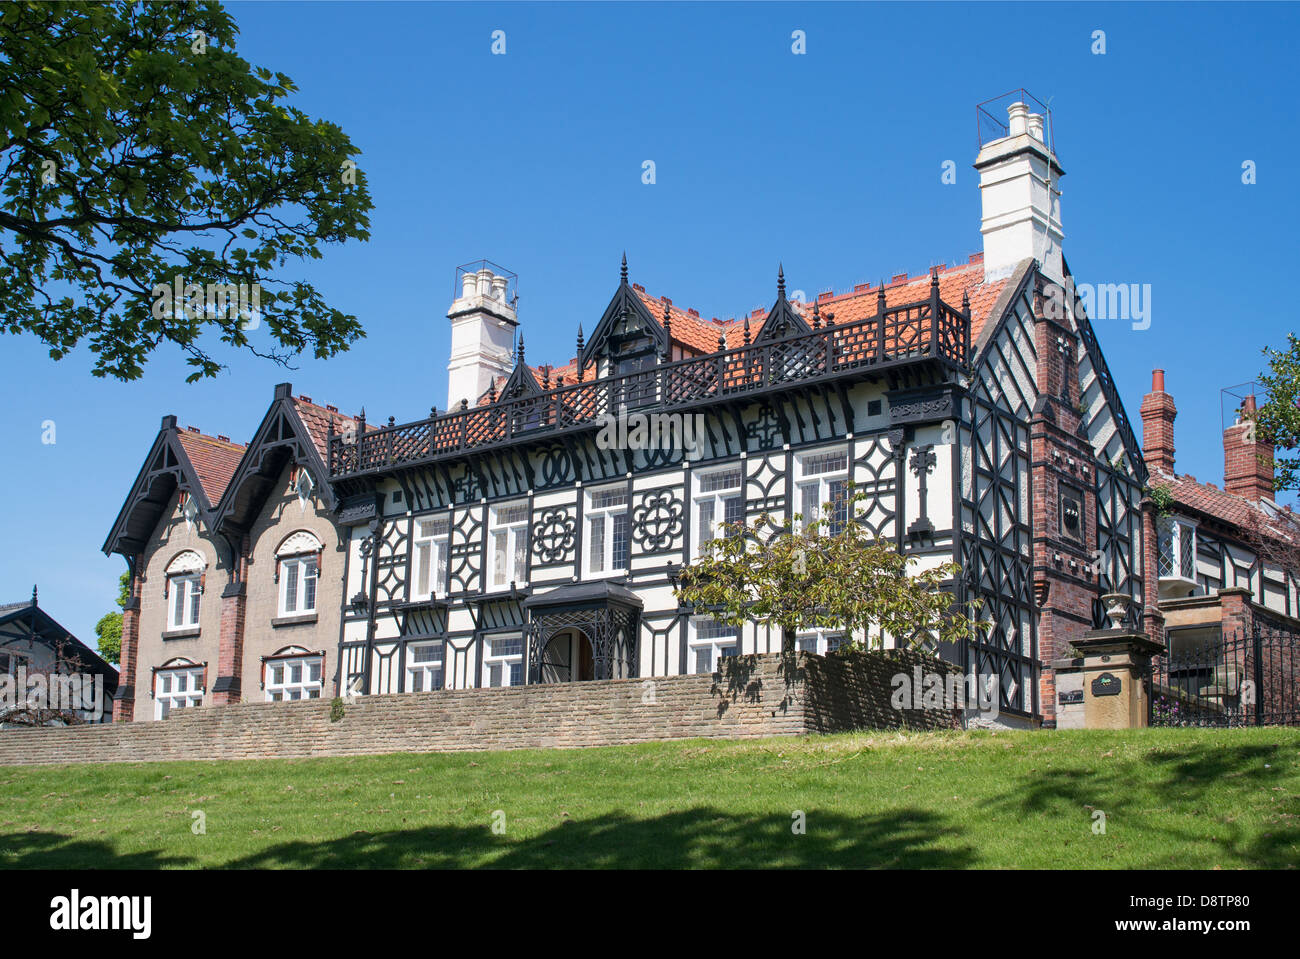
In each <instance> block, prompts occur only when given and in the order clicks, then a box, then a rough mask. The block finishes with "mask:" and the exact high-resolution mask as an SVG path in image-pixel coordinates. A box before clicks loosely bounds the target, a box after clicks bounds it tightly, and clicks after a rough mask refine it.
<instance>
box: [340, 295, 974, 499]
mask: <svg viewBox="0 0 1300 959" xmlns="http://www.w3.org/2000/svg"><path fill="white" fill-rule="evenodd" d="M969 355H970V315H969V311H968V310H967V311H962V310H957V309H954V308H953V307H951V306H949V305H948V304H947V303H944V302H943V301H942V300H941V299H940V298H939V294H938V286H937V284H932V285H931V292H930V297H929V298H928V299H926V300H923V301H920V302H916V303H910V304H903V305H900V306H896V307H890V308H887V309H884V310H880V309H879V308H878V309H877V313H876V315H875V316H871V317H866V318H865V319H862V320H858V321H855V322H851V323H844V324H839V325H835V326H826V327H823V328H821V329H816V330H812V331H810V332H806V333H797V334H793V335H790V336H786V337H782V338H780V339H775V340H770V341H768V342H765V343H762V344H757V345H747V346H742V347H740V348H737V349H730V350H723V351H719V352H717V353H710V354H706V355H703V356H696V357H691V358H690V359H685V360H678V361H676V362H672V363H664V364H661V365H660V366H657V367H655V368H654V369H652V370H644V371H640V372H636V373H629V374H625V375H623V376H607V377H601V378H599V379H595V380H590V381H587V382H581V381H579V382H576V383H569V384H561V385H557V386H556V387H555V388H553V389H547V390H545V391H542V392H539V393H534V394H530V395H525V396H520V397H517V398H512V399H501V400H498V401H497V402H495V403H490V404H487V405H483V406H477V407H473V408H469V409H462V410H456V411H452V412H449V413H444V414H441V415H438V416H434V417H430V418H427V419H424V420H420V421H418V422H414V423H405V424H396V425H395V424H393V423H391V421H390V423H389V425H388V426H385V427H380V428H378V429H375V428H369V427H367V426H366V424H365V422H364V420H363V421H361V422H360V423H358V427H357V429H355V430H353V431H350V432H349V433H348V434H347V435H343V436H340V435H334V436H331V437H330V441H329V471H330V476H332V477H340V476H351V475H355V474H361V473H370V472H381V471H384V470H388V469H392V468H393V467H396V466H410V465H413V464H416V463H423V462H429V461H434V460H441V459H449V458H453V457H456V456H459V455H463V454H464V453H466V452H469V451H471V450H481V449H486V448H490V447H494V446H502V445H507V444H510V443H514V442H517V441H519V440H522V439H526V438H533V437H536V436H538V435H542V434H554V433H557V432H563V431H567V430H572V429H576V428H580V427H583V426H591V425H595V424H596V423H597V422H598V421H601V420H602V419H604V418H605V417H612V416H617V415H618V414H619V412H620V410H621V408H626V409H629V410H633V409H634V410H637V411H638V412H648V411H652V410H654V411H664V410H681V409H685V408H690V407H698V406H703V405H707V404H709V403H713V402H718V401H723V400H729V399H734V398H739V397H741V396H743V395H746V394H759V393H763V392H771V391H776V390H781V389H787V388H789V386H790V385H792V384H796V383H799V384H802V383H807V382H811V381H816V380H824V379H835V378H839V377H843V376H847V375H851V374H854V373H859V372H861V371H864V370H872V369H877V368H880V367H882V366H887V365H889V366H892V365H897V364H903V363H913V362H919V361H924V360H938V361H940V362H943V363H946V364H948V365H950V366H952V367H954V368H959V369H960V368H964V367H965V366H966V364H967V361H968V357H969Z"/></svg>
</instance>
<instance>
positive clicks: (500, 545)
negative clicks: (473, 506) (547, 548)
mask: <svg viewBox="0 0 1300 959" xmlns="http://www.w3.org/2000/svg"><path fill="white" fill-rule="evenodd" d="M488 550H489V556H488V564H489V567H490V568H491V570H492V577H491V584H492V586H493V587H506V586H509V585H510V584H511V583H517V584H522V583H525V582H527V576H528V504H527V503H510V504H508V505H506V506H493V507H492V523H491V527H490V530H489V533H488Z"/></svg>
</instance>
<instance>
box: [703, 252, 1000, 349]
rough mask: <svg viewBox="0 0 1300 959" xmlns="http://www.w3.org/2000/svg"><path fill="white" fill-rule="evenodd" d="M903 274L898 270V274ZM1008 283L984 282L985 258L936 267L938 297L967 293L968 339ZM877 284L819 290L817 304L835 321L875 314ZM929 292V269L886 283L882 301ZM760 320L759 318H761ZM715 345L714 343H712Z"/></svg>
mask: <svg viewBox="0 0 1300 959" xmlns="http://www.w3.org/2000/svg"><path fill="white" fill-rule="evenodd" d="M901 275H902V274H900V276H901ZM1006 285H1007V281H1006V280H1005V279H1001V280H994V281H993V282H992V283H985V282H984V261H983V258H982V257H981V258H980V259H979V260H978V261H974V262H970V263H963V264H961V265H960V266H954V267H947V268H944V267H940V268H939V299H941V300H943V301H944V302H945V303H947V304H948V305H949V306H952V307H956V308H957V309H960V308H961V297H962V293H967V294H969V295H970V341H971V343H972V344H974V343H975V341H976V340H978V339H979V336H980V333H981V332H982V331H983V329H984V324H985V323H986V322H987V321H988V319H989V311H991V310H992V309H993V304H994V303H996V302H997V299H998V296H999V294H1001V292H1002V288H1003V287H1004V286H1006ZM879 291H880V286H879V285H876V286H871V285H869V284H868V285H866V286H863V287H861V288H855V289H854V290H853V292H851V293H839V294H836V295H834V296H829V297H828V296H826V294H824V293H823V294H822V295H821V296H819V297H818V298H817V307H818V309H819V310H820V311H821V314H822V317H823V318H824V317H825V316H826V314H827V313H833V314H834V315H835V320H834V325H835V326H839V325H840V324H842V323H856V322H857V321H859V320H865V319H867V318H868V317H871V316H875V315H876V296H877V294H878V293H879ZM929 295H930V273H929V272H928V271H927V272H925V273H922V274H920V275H919V276H912V277H908V278H906V279H902V280H891V281H890V282H888V283H886V284H885V305H886V306H887V307H894V306H902V305H903V304H904V303H917V302H920V301H921V300H924V299H926V297H928V296H929ZM795 306H796V307H797V308H798V309H799V312H800V313H802V314H804V316H810V315H811V314H812V304H811V303H796V304H795ZM760 322H761V321H760ZM715 349H716V347H715Z"/></svg>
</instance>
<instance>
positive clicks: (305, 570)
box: [280, 553, 320, 616]
mask: <svg viewBox="0 0 1300 959" xmlns="http://www.w3.org/2000/svg"><path fill="white" fill-rule="evenodd" d="M291 571H292V572H291ZM309 580H314V581H315V585H314V586H313V587H312V589H311V606H308V605H307V597H308V593H307V583H308V581H309ZM290 587H292V592H293V601H294V608H293V609H290V608H289V594H290ZM319 600H320V556H319V555H318V554H316V553H299V554H298V555H297V556H282V557H280V615H281V616H311V615H314V614H315V612H316V607H317V605H318V603H319Z"/></svg>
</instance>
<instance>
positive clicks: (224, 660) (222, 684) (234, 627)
mask: <svg viewBox="0 0 1300 959" xmlns="http://www.w3.org/2000/svg"><path fill="white" fill-rule="evenodd" d="M247 600H248V591H247V590H246V589H245V588H244V582H243V580H242V579H240V580H239V581H238V582H234V583H229V584H227V586H226V588H225V589H224V590H222V591H221V631H220V633H219V634H218V641H219V646H218V648H217V680H216V682H214V683H213V684H212V695H211V697H210V699H209V701H210V702H211V703H212V705H214V706H224V705H227V704H228V703H237V702H239V700H240V693H241V688H240V677H241V676H242V674H243V668H244V610H245V608H246V606H247Z"/></svg>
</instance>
